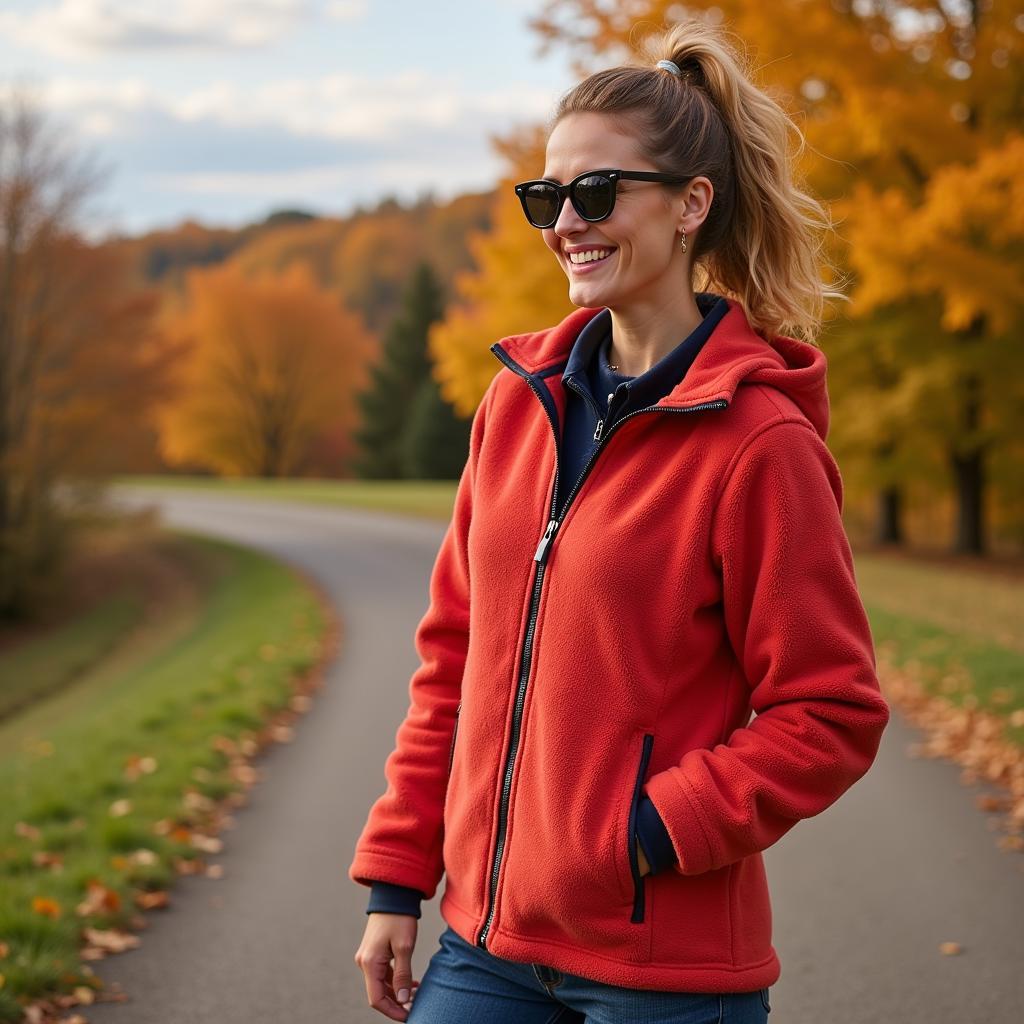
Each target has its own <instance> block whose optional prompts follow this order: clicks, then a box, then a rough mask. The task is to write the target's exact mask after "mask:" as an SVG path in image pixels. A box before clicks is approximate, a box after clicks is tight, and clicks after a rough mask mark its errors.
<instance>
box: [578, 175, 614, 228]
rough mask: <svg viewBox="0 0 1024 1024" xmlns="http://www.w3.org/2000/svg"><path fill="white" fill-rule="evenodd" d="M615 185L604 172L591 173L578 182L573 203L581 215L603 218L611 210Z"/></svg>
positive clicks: (589, 217) (587, 217) (596, 218)
mask: <svg viewBox="0 0 1024 1024" xmlns="http://www.w3.org/2000/svg"><path fill="white" fill-rule="evenodd" d="M614 196H615V185H614V184H613V183H612V181H611V179H609V178H606V177H605V176H604V175H603V174H591V175H590V176H589V177H586V178H583V179H581V180H580V181H578V182H576V188H575V189H574V191H573V205H574V206H575V207H576V210H577V212H578V213H579V215H580V216H581V217H585V218H586V219H587V220H601V219H602V218H604V217H607V216H608V214H609V213H610V212H611V208H612V200H613V198H614Z"/></svg>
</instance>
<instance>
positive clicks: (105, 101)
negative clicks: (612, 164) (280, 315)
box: [44, 68, 553, 143]
mask: <svg viewBox="0 0 1024 1024" xmlns="http://www.w3.org/2000/svg"><path fill="white" fill-rule="evenodd" d="M44 91H45V95H46V99H47V101H48V104H49V105H50V106H51V107H52V108H53V109H54V110H57V111H60V112H62V113H67V114H70V115H73V116H74V117H76V118H83V119H84V118H85V117H86V116H89V115H96V114H102V115H103V117H102V124H103V125H105V126H106V127H105V128H104V129H103V130H101V131H99V132H97V133H96V134H98V135H101V136H102V135H108V136H109V135H112V134H118V133H124V132H127V133H135V132H137V131H139V130H140V126H142V125H144V124H145V121H146V118H148V117H153V116H158V117H160V118H163V119H166V120H169V121H171V122H175V123H177V124H179V125H190V124H198V123H208V124H217V125H221V126H222V127H225V128H234V129H240V130H241V129H244V130H252V131H254V132H258V131H259V130H262V129H271V130H274V131H283V132H285V133H287V134H289V135H291V136H293V137H295V138H307V139H321V140H325V141H331V140H333V141H338V142H346V141H348V142H354V141H362V142H369V143H386V142H388V141H389V140H393V141H396V142H397V141H402V140H408V139H409V138H410V137H416V136H420V137H424V136H427V135H429V134H431V133H442V134H445V135H452V136H454V135H462V136H467V137H473V136H481V135H486V134H487V133H488V132H493V131H496V130H500V129H502V128H504V127H505V126H506V125H507V124H508V123H509V121H518V122H520V123H524V122H529V121H538V120H541V119H542V118H543V117H545V116H546V115H547V114H548V112H549V107H550V105H551V103H552V101H553V97H552V96H551V94H550V93H549V92H548V90H545V89H542V88H540V87H537V86H524V85H520V84H519V83H516V82H507V83H503V84H501V85H498V86H495V87H493V88H491V89H487V90H477V91H471V90H468V89H466V88H465V85H464V84H463V83H462V82H461V81H460V80H459V78H458V76H457V75H455V74H446V75H438V74H432V73H429V72H426V71H422V70H418V69H413V68H408V69H405V70H402V71H398V72H395V73H393V74H390V75H386V76H384V77H382V78H370V77H368V76H365V75H356V74H351V73H331V74H327V75H322V76H319V77H316V78H282V79H275V80H272V81H268V82H264V83H262V84H260V85H258V86H253V87H250V86H245V85H242V84H238V83H235V82H232V81H229V80H220V81H215V82H212V83H210V84H209V85H205V86H202V87H200V88H197V89H193V90H191V91H188V92H185V93H183V94H182V95H173V96H166V95H163V94H161V93H160V92H158V91H157V90H156V89H155V88H154V87H152V86H151V85H148V84H147V83H145V82H144V81H141V80H139V79H122V80H120V81H113V82H96V81H89V80H83V79H80V78H71V77H58V78H54V79H51V80H50V81H49V82H47V83H46V85H45V87H44ZM129 115H131V123H129V120H128V117H129ZM97 123H100V122H97Z"/></svg>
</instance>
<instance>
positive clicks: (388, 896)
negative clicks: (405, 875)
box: [366, 882, 424, 917]
mask: <svg viewBox="0 0 1024 1024" xmlns="http://www.w3.org/2000/svg"><path fill="white" fill-rule="evenodd" d="M423 898H424V894H423V893H422V892H420V890H419V889H413V888H410V887H409V886H407V885H392V884H391V883H390V882H373V883H371V885H370V903H369V906H367V908H366V912H367V913H368V914H411V915H412V916H413V917H419V916H420V901H421V900H422V899H423Z"/></svg>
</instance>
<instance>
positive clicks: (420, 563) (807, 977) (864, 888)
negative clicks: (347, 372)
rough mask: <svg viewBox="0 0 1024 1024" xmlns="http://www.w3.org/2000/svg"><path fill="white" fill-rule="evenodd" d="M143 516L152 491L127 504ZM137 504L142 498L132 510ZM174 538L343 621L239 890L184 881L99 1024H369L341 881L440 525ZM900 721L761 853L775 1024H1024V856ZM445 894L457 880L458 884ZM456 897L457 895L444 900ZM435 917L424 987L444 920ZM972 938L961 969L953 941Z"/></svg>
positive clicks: (246, 830) (377, 787)
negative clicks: (280, 577)
mask: <svg viewBox="0 0 1024 1024" xmlns="http://www.w3.org/2000/svg"><path fill="white" fill-rule="evenodd" d="M120 493H121V494H122V495H124V496H125V500H130V501H132V502H137V501H139V500H141V498H142V495H143V494H144V493H145V492H143V491H141V490H139V491H134V492H128V491H122V492H120ZM130 493H131V494H132V497H131V498H129V497H128V495H129V494H130ZM160 503H161V504H162V506H163V509H164V511H165V515H166V519H167V521H168V522H169V523H171V524H173V525H175V526H181V527H185V528H189V529H195V530H198V531H201V532H203V533H207V534H211V535H216V536H221V537H227V538H231V539H235V540H237V541H240V542H242V543H245V544H249V545H252V546H254V547H256V548H259V549H261V550H264V551H267V552H270V553H271V554H273V555H276V556H278V557H280V558H282V559H285V560H288V561H290V562H292V563H294V564H296V565H298V566H300V567H301V568H303V569H305V570H306V571H308V572H310V573H311V574H313V575H314V576H315V577H316V578H318V579H319V580H320V582H321V583H322V584H323V586H324V587H325V588H326V589H327V591H328V592H329V593H330V594H331V596H332V597H333V599H334V601H335V602H336V605H337V607H338V609H339V610H340V613H341V616H342V618H343V622H344V635H343V641H342V649H341V652H340V654H339V657H338V660H337V662H336V663H335V665H334V667H333V670H332V672H331V673H330V675H329V678H328V681H327V685H326V686H325V687H324V688H323V689H322V690H321V691H320V692H319V693H318V694H317V695H316V697H315V704H314V707H313V710H311V711H310V712H309V713H308V714H307V715H305V716H303V717H302V718H301V719H300V721H299V723H298V727H297V729H296V734H295V739H294V740H293V742H292V743H291V744H286V745H279V746H275V747H274V748H273V749H271V750H270V751H268V752H267V754H266V755H265V756H264V757H263V758H262V759H261V761H260V764H261V766H262V768H263V771H264V779H263V781H261V782H260V783H259V784H258V785H257V786H255V787H254V788H253V789H252V791H251V801H250V803H249V804H248V806H246V807H245V808H242V809H241V810H240V811H239V812H238V814H237V824H236V827H235V828H234V829H233V830H231V831H229V832H226V833H224V836H223V837H224V840H225V850H224V852H223V854H222V855H221V856H220V857H218V858H215V860H216V861H217V862H219V863H221V864H223V865H224V869H225V875H224V877H223V878H222V879H219V880H214V879H207V878H193V877H190V876H186V877H182V878H181V879H180V880H179V881H178V882H177V884H176V887H175V890H174V893H173V896H172V902H173V907H172V909H169V910H167V911H165V912H159V911H157V912H151V913H150V914H149V915H148V919H149V920H150V922H151V925H150V927H149V928H148V929H147V930H146V931H145V932H144V933H143V941H142V945H141V946H140V947H139V948H138V949H136V950H132V951H130V952H127V953H123V954H119V955H117V956H114V957H110V958H108V959H106V960H103V961H99V962H97V963H96V964H94V967H95V968H96V970H97V973H98V974H99V975H100V976H101V977H102V978H103V979H104V980H105V981H107V982H110V981H113V980H117V981H119V982H120V983H121V984H122V985H123V986H124V988H125V990H126V991H127V992H128V993H129V995H130V996H131V1000H130V1002H127V1003H123V1004H101V1005H99V1006H95V1007H90V1008H88V1013H87V1016H88V1018H89V1020H90V1021H91V1022H93V1024H292V1022H302V1024H313V1022H316V1024H327V1022H333V1021H336V1022H339V1024H350V1022H352V1024H358V1022H363V1021H365V1022H372V1021H384V1020H386V1019H387V1018H385V1017H383V1016H382V1015H380V1014H377V1013H376V1012H374V1011H372V1010H370V1009H369V1008H368V1007H367V1005H366V1000H365V991H364V987H363V983H362V978H361V975H359V973H358V972H357V969H356V966H355V964H354V963H353V960H352V956H353V954H354V952H355V950H356V948H357V946H358V944H359V940H360V937H361V935H362V931H363V926H364V924H365V921H366V917H365V907H366V898H367V894H368V890H367V889H364V888H363V887H362V886H357V885H355V884H353V883H352V882H350V881H349V880H348V878H347V876H346V872H347V868H348V864H349V862H350V859H351V854H352V848H353V844H354V843H355V839H356V837H357V835H358V833H359V830H360V829H361V828H362V825H363V822H364V820H365V816H366V812H367V810H368V808H369V806H370V804H371V803H372V801H373V800H374V799H375V798H376V797H377V796H378V795H379V793H380V792H382V791H383V787H384V775H383V764H384V759H385V757H386V755H387V753H388V751H389V750H390V749H391V745H392V743H393V741H394V736H395V730H396V729H397V727H398V724H399V722H400V721H401V718H402V716H403V715H404V713H405V710H406V707H407V701H408V690H407V686H408V680H409V676H410V675H411V673H412V671H413V670H414V668H415V667H416V655H415V650H414V647H413V641H412V636H413V631H414V629H415V626H416V623H417V621H418V620H419V618H420V616H421V615H422V614H423V612H424V610H425V609H426V604H427V581H428V578H429V574H430V568H431V566H432V564H433V560H434V556H435V554H436V552H437V548H438V545H439V543H440V540H441V535H442V533H443V528H442V527H441V526H440V525H438V524H431V523H420V522H416V521H412V520H408V519H403V518H399V517H393V516H387V515H383V514H379V513H364V512H359V511H354V510H345V509H338V508H327V507H323V506H311V505H300V504H283V503H282V504H277V503H267V504H255V503H248V502H246V501H245V500H244V499H237V498H214V497H207V496H198V495H193V496H189V495H187V494H176V495H174V496H173V497H164V496H161V498H160ZM918 738H919V734H918V732H917V731H916V730H915V729H913V728H912V727H910V726H909V725H907V724H906V723H905V722H904V720H903V719H902V718H901V716H900V715H899V714H898V713H896V712H894V715H893V719H892V722H891V724H890V726H889V728H888V730H887V731H886V734H885V737H884V741H883V744H882V748H881V751H880V753H879V757H878V760H877V761H876V763H875V765H874V767H873V768H872V770H871V772H869V773H868V775H867V776H866V777H865V778H864V779H862V780H861V781H860V782H859V783H858V784H857V785H855V786H854V787H853V788H852V789H851V790H850V791H849V792H848V793H846V795H845V796H844V797H843V798H842V799H841V800H839V801H838V802H837V803H836V804H835V805H834V806H833V807H831V808H829V810H827V811H826V812H825V813H824V814H821V815H819V816H817V817H816V818H812V819H809V820H807V821H803V822H801V823H800V824H799V825H798V826H797V827H796V828H794V829H793V830H792V831H791V832H790V833H789V834H788V835H786V836H785V837H784V838H783V839H782V840H781V841H780V842H779V843H777V844H776V845H775V846H774V847H772V848H771V849H770V850H768V851H767V852H766V854H765V863H766V865H767V870H768V876H769V882H770V885H771V891H772V902H773V908H774V925H775V938H774V941H775V947H776V949H777V950H778V953H779V957H780V959H781V961H782V977H781V978H780V979H779V981H778V982H777V983H776V985H774V986H773V987H772V989H771V1001H772V1013H771V1024H874V1022H890V1021H895V1022H899V1024H947V1022H948V1024H1020V1022H1021V1021H1022V1020H1024V858H1022V857H1021V856H1020V855H1019V854H1016V855H1010V854H1006V853H1003V852H1001V851H1000V850H999V849H998V848H997V847H996V844H995V835H994V833H993V832H992V831H991V830H990V829H989V827H988V822H987V817H986V816H985V815H984V814H983V813H982V812H981V811H978V810H976V809H975V807H974V799H975V796H976V794H977V793H978V792H980V791H981V790H979V789H978V788H966V787H963V786H962V785H961V784H960V783H959V782H958V773H959V770H958V769H957V768H956V767H955V766H953V765H947V764H944V763H941V762H936V761H925V760H915V759H912V758H909V757H907V755H906V751H907V748H908V746H909V745H910V744H912V743H913V742H915V741H916V740H917V739H918ZM442 884H443V883H442ZM441 891H443V890H441ZM439 896H440V892H439V894H438V896H436V897H435V898H434V900H432V901H430V902H429V903H426V904H425V905H424V916H423V918H422V919H421V921H420V926H419V941H418V944H417V949H416V953H415V957H414V961H413V966H414V976H415V977H416V978H422V976H423V971H424V969H425V967H426V964H427V961H428V959H429V957H430V954H431V953H432V951H433V949H434V948H435V945H436V940H437V936H438V935H439V934H440V932H441V930H442V928H443V927H444V924H443V922H442V920H441V918H440V917H439V915H438V913H437V904H438V902H439ZM947 941H953V942H958V943H959V944H960V945H961V946H962V948H963V952H962V954H961V955H959V956H952V957H949V956H943V955H942V954H941V953H940V952H939V945H940V943H943V942H947Z"/></svg>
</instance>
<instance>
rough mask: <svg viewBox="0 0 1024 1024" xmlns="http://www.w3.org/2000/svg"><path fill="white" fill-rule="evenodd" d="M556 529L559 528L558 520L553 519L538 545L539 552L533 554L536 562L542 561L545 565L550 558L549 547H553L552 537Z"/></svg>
mask: <svg viewBox="0 0 1024 1024" xmlns="http://www.w3.org/2000/svg"><path fill="white" fill-rule="evenodd" d="M556 529H558V520H557V519H552V520H551V521H550V522H549V523H548V528H547V529H546V530H545V531H544V536H543V537H541V539H540V543H539V544H538V545H537V553H536V554H535V555H534V556H533V560H534V561H535V562H540V563H541V564H542V565H543V564H544V563H545V562H546V561H547V560H548V548H549V547H551V538H552V537H553V536H554V533H555V530H556Z"/></svg>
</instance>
